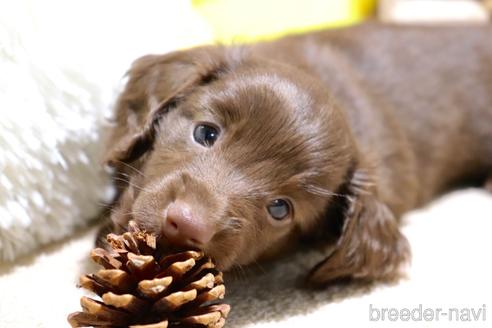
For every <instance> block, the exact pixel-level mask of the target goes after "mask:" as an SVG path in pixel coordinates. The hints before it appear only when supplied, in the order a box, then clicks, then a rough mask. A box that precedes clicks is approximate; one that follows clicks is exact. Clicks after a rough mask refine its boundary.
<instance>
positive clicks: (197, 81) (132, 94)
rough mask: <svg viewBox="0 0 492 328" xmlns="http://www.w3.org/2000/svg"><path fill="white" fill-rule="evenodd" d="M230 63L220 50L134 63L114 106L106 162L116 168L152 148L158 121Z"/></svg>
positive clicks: (197, 50)
mask: <svg viewBox="0 0 492 328" xmlns="http://www.w3.org/2000/svg"><path fill="white" fill-rule="evenodd" d="M229 62H231V61H230V60H229V58H227V56H226V54H225V49H223V48H220V47H201V48H195V49H192V50H186V51H178V52H174V53H170V54H167V55H149V56H145V57H142V58H140V59H138V60H136V61H135V62H134V63H133V65H132V67H131V68H130V70H129V72H128V74H127V75H128V82H127V83H126V86H125V89H124V90H123V92H122V93H121V95H120V96H119V98H118V100H117V103H116V116H115V122H114V128H113V130H112V132H111V135H110V138H109V142H108V145H107V151H106V157H105V162H106V164H109V165H110V166H114V167H118V166H120V164H121V163H130V162H133V161H136V160H137V159H139V158H140V157H141V156H142V155H143V154H144V153H145V152H147V151H148V150H149V149H150V148H151V147H152V143H153V140H154V137H155V127H156V125H157V122H158V120H159V117H161V116H162V115H165V113H167V112H168V111H169V110H171V109H172V108H173V107H175V106H176V105H177V104H178V103H179V102H180V101H181V100H182V99H183V98H184V97H186V95H188V94H189V93H190V92H192V91H193V89H194V88H196V87H197V86H199V85H203V84H206V83H209V82H210V81H212V80H214V79H215V78H216V77H217V75H218V74H220V73H221V72H222V71H225V70H227V69H228V67H227V66H228V63H229Z"/></svg>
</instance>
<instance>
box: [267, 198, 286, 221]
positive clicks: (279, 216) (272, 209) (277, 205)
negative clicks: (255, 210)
mask: <svg viewBox="0 0 492 328" xmlns="http://www.w3.org/2000/svg"><path fill="white" fill-rule="evenodd" d="M267 209H268V213H270V215H271V216H272V218H274V219H275V220H279V221H280V220H283V219H285V218H286V217H287V216H289V213H290V204H289V202H287V201H286V200H283V199H275V200H273V201H272V202H271V203H270V204H268V206H267Z"/></svg>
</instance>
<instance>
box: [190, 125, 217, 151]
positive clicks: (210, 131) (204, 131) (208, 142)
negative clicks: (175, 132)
mask: <svg viewBox="0 0 492 328" xmlns="http://www.w3.org/2000/svg"><path fill="white" fill-rule="evenodd" d="M218 137H219V130H218V129H217V128H216V127H214V126H212V125H209V124H199V125H197V126H196V127H195V130H194V131H193V139H195V141H196V142H198V143H199V144H200V145H202V146H204V147H212V146H213V144H214V143H215V141H216V140H217V138H218Z"/></svg>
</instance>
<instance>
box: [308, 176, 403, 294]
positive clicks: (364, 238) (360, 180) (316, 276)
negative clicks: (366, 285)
mask: <svg viewBox="0 0 492 328" xmlns="http://www.w3.org/2000/svg"><path fill="white" fill-rule="evenodd" d="M347 189H348V195H347V199H348V202H347V206H346V209H345V219H344V223H343V228H342V231H341V236H340V237H339V239H338V241H337V243H336V246H335V249H334V251H333V252H332V253H331V254H330V255H329V256H328V257H327V258H326V259H325V260H323V261H322V262H321V263H319V264H318V265H316V266H315V267H314V268H313V269H312V271H311V273H310V275H309V277H308V278H309V282H310V283H311V285H314V286H320V285H326V284H328V283H330V282H335V281H339V280H345V279H357V280H366V281H373V280H394V279H396V278H398V277H399V276H400V269H401V265H402V264H403V263H405V262H407V261H408V260H409V258H410V249H409V245H408V242H407V240H406V238H405V237H404V236H403V235H402V234H401V232H400V230H399V227H398V220H397V219H396V218H395V216H394V215H393V213H392V212H391V210H390V209H389V208H388V206H387V205H385V204H384V203H383V202H382V201H381V200H379V199H378V196H377V193H376V188H375V186H374V184H373V183H372V179H371V178H370V175H369V174H368V173H367V171H365V170H363V169H359V170H356V171H355V172H354V174H353V176H352V177H351V179H350V181H349V184H348V188H347Z"/></svg>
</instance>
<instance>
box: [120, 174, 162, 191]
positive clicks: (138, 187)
mask: <svg viewBox="0 0 492 328" xmlns="http://www.w3.org/2000/svg"><path fill="white" fill-rule="evenodd" d="M113 180H116V181H122V182H124V183H127V184H128V185H130V186H132V187H133V188H136V189H138V190H140V191H145V192H152V191H151V190H148V189H146V188H144V187H140V186H139V185H137V184H135V183H133V182H131V181H130V180H128V179H123V178H120V177H113Z"/></svg>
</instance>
